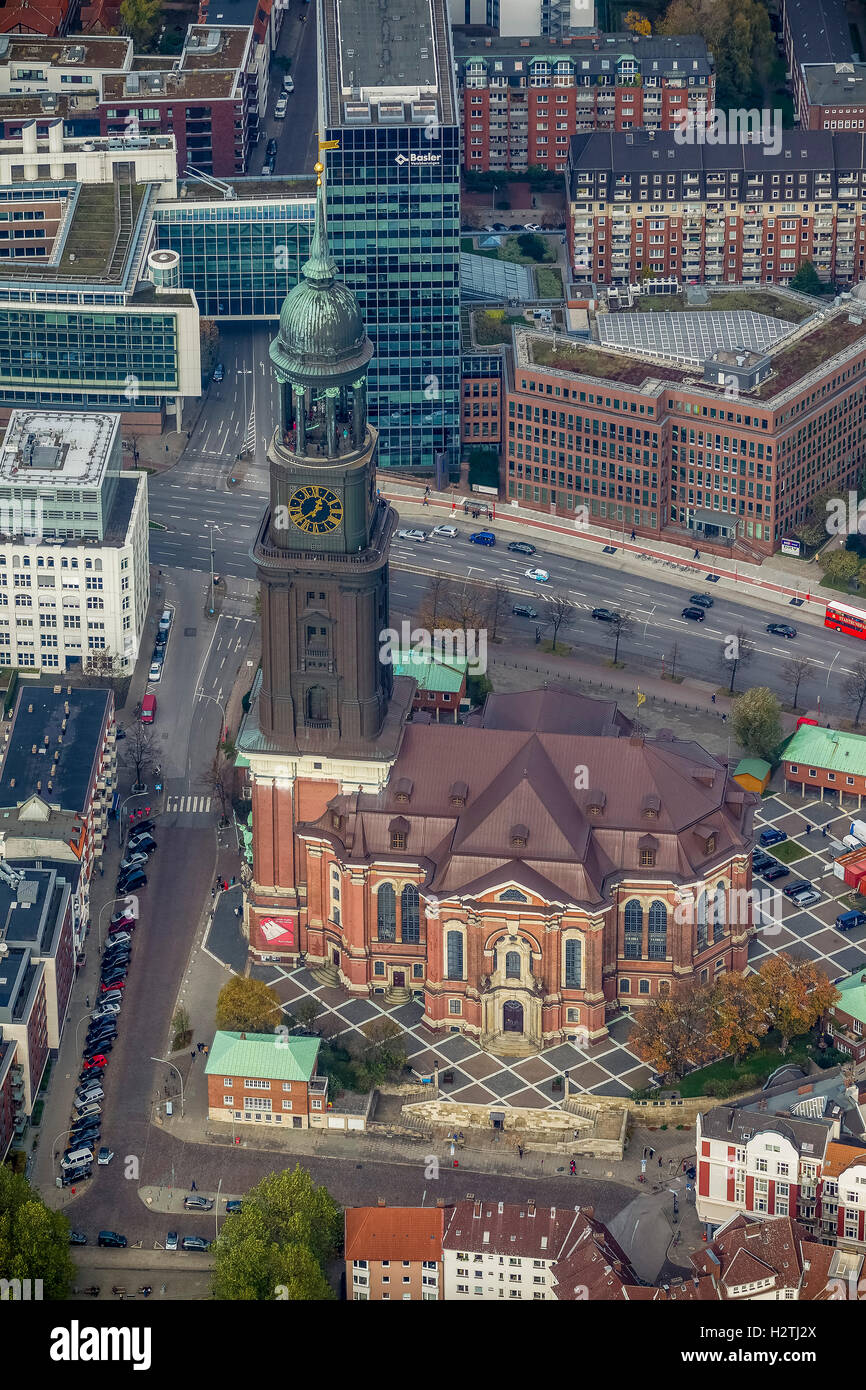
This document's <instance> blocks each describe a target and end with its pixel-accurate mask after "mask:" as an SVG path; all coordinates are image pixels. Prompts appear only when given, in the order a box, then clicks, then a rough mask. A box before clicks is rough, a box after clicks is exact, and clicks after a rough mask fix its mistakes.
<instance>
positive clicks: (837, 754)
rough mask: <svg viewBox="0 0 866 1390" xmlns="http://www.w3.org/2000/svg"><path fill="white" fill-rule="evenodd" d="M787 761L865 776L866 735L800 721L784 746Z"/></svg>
mask: <svg viewBox="0 0 866 1390" xmlns="http://www.w3.org/2000/svg"><path fill="white" fill-rule="evenodd" d="M785 762H786V763H805V764H807V765H808V766H809V767H820V768H822V769H826V770H827V771H829V772H853V773H856V774H857V775H858V776H860V777H866V738H864V737H863V735H862V734H845V733H840V732H839V731H838V730H836V729H821V728H819V727H818V726H817V725H816V724H801V725H800V727H799V729H798V730H797V732H796V733H795V735H794V737H793V738H792V739H791V741H790V743H789V744H788V746H787V748H786V749H785Z"/></svg>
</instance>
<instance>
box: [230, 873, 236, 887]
mask: <svg viewBox="0 0 866 1390" xmlns="http://www.w3.org/2000/svg"><path fill="white" fill-rule="evenodd" d="M235 882H236V880H235V876H234V874H232V883H231V886H232V888H234V886H235Z"/></svg>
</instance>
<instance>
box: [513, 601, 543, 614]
mask: <svg viewBox="0 0 866 1390" xmlns="http://www.w3.org/2000/svg"><path fill="white" fill-rule="evenodd" d="M511 611H512V613H513V614H514V616H515V618H537V617H538V613H537V612H536V610H535V609H534V608H530V607H528V605H527V604H525V603H515V605H514V607H513V608H512V610H511Z"/></svg>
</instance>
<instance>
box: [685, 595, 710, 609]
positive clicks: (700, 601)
mask: <svg viewBox="0 0 866 1390" xmlns="http://www.w3.org/2000/svg"><path fill="white" fill-rule="evenodd" d="M715 601H716V600H715V599H714V598H712V597H711V596H710V595H709V594H691V595H690V596H689V603H696V604H697V605H698V608H712V606H713V604H714V603H715Z"/></svg>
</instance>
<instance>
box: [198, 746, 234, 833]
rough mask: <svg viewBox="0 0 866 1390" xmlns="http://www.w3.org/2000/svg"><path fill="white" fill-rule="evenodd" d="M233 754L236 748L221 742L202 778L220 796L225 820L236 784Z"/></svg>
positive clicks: (225, 819) (215, 794)
mask: <svg viewBox="0 0 866 1390" xmlns="http://www.w3.org/2000/svg"><path fill="white" fill-rule="evenodd" d="M233 756H234V750H233V749H231V748H228V747H227V746H226V744H224V743H221V744H220V746H219V747H218V748H217V750H216V752H215V753H214V755H213V759H212V760H211V764H210V767H209V768H208V769H207V771H206V772H205V773H204V774H203V776H202V779H201V780H202V782H203V783H204V785H205V786H206V787H207V788H208V790H209V791H210V792H211V793H212V794H213V795H214V796H216V797H218V798H219V803H220V808H221V810H222V819H223V821H224V822H225V821H227V820H228V818H229V806H230V805H231V800H232V789H233V786H234V763H233V761H232V759H233Z"/></svg>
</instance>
